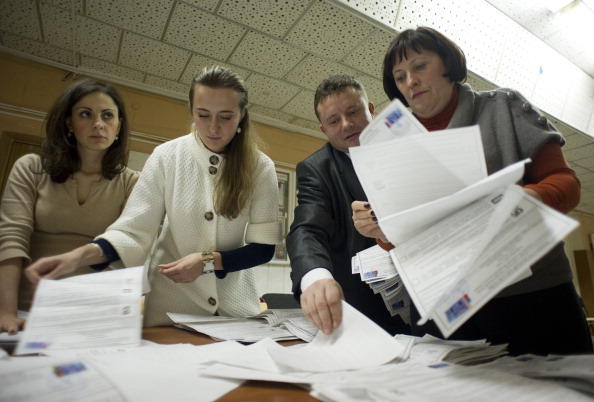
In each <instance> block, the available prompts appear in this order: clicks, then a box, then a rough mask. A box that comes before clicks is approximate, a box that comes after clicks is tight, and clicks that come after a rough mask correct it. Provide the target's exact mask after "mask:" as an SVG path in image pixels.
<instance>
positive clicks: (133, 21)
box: [86, 0, 173, 39]
mask: <svg viewBox="0 0 594 402" xmlns="http://www.w3.org/2000/svg"><path fill="white" fill-rule="evenodd" d="M172 5H173V0H143V1H122V0H93V1H87V2H86V12H87V14H86V15H87V16H88V17H91V18H95V19H99V20H102V21H109V23H110V24H112V25H115V26H117V27H120V28H122V29H125V30H129V31H132V32H135V33H138V34H141V35H146V36H149V37H151V38H155V39H159V38H161V35H162V33H163V29H164V28H165V24H166V23H167V18H168V17H169V12H170V11H171V7H172Z"/></svg>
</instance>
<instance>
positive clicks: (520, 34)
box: [493, 26, 545, 103]
mask: <svg viewBox="0 0 594 402" xmlns="http://www.w3.org/2000/svg"><path fill="white" fill-rule="evenodd" d="M543 46H544V45H543V43H542V42H541V41H540V40H539V39H538V38H536V37H535V36H534V35H532V34H531V33H530V32H528V31H526V30H525V29H524V28H522V27H519V26H513V27H511V28H510V29H509V31H508V33H507V37H506V42H505V46H504V49H503V53H502V57H501V62H500V64H499V70H498V72H497V76H496V77H495V79H494V80H493V81H494V82H497V84H498V85H501V86H503V87H507V88H513V89H515V90H517V91H520V92H521V93H522V94H523V95H524V96H525V97H526V98H528V99H530V100H531V101H533V102H535V103H536V100H534V99H532V90H533V89H534V86H535V85H536V80H537V79H538V71H539V69H540V61H541V56H540V55H541V53H542V52H543V51H544V50H545V49H544V47H543ZM520 54H521V55H522V57H519V56H518V55H520Z"/></svg>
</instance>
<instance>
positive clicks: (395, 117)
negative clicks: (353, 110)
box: [359, 99, 427, 145]
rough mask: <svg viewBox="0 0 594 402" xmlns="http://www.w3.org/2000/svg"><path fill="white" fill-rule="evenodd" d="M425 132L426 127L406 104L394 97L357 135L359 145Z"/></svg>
mask: <svg viewBox="0 0 594 402" xmlns="http://www.w3.org/2000/svg"><path fill="white" fill-rule="evenodd" d="M426 132H427V129H426V128H425V127H424V126H423V125H422V124H421V122H420V121H419V120H417V119H416V117H415V116H413V115H412V113H411V112H409V110H408V109H407V108H406V106H404V105H403V104H402V102H400V100H399V99H394V100H393V101H392V102H390V104H389V105H388V106H386V107H385V108H384V109H383V110H382V111H381V112H380V113H379V114H378V115H376V116H375V118H374V119H373V121H372V122H371V123H369V124H368V125H367V127H366V128H365V130H363V132H362V133H361V136H360V137H359V142H360V144H361V145H367V144H371V143H377V142H383V141H389V140H392V139H394V138H396V137H403V136H405V135H410V134H418V133H426Z"/></svg>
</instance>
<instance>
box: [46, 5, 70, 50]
mask: <svg viewBox="0 0 594 402" xmlns="http://www.w3.org/2000/svg"><path fill="white" fill-rule="evenodd" d="M39 7H41V15H42V18H41V24H42V27H43V36H44V37H45V40H46V42H47V43H48V44H50V45H52V46H56V47H60V48H62V49H68V50H70V49H72V34H73V29H74V23H73V21H72V14H71V12H70V11H69V10H66V9H63V8H58V7H53V6H50V5H47V4H44V3H41V4H40V5H39Z"/></svg>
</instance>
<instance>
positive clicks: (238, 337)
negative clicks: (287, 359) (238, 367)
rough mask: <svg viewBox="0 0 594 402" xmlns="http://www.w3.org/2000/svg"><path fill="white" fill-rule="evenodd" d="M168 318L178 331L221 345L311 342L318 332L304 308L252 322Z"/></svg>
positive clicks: (276, 312) (262, 316)
mask: <svg viewBox="0 0 594 402" xmlns="http://www.w3.org/2000/svg"><path fill="white" fill-rule="evenodd" d="M167 315H168V316H169V318H171V319H172V320H173V322H175V326H176V327H178V328H182V329H187V330H190V331H196V332H200V333H202V334H205V335H208V336H210V337H211V338H212V339H214V340H217V341H221V340H225V341H238V342H257V341H260V340H262V339H265V338H271V339H273V340H275V341H283V340H291V339H302V340H304V341H306V342H309V341H311V340H312V339H313V338H314V336H315V335H316V333H317V332H318V329H317V328H316V327H315V326H314V325H313V324H312V323H310V322H309V321H308V320H307V318H305V316H304V315H303V311H302V310H301V309H300V308H296V309H268V310H265V311H263V312H261V313H260V314H258V315H255V316H253V317H248V318H236V317H225V316H200V315H193V314H179V313H167Z"/></svg>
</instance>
